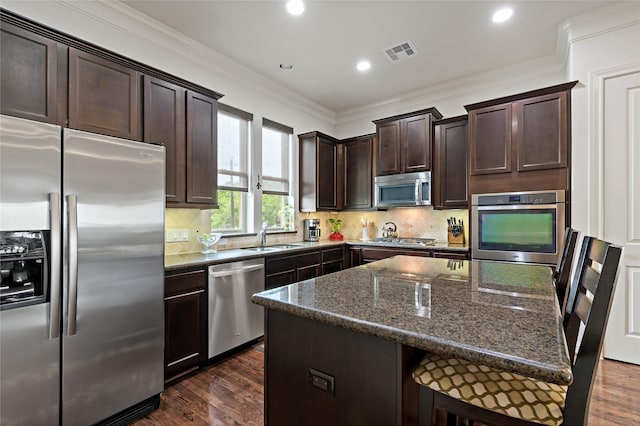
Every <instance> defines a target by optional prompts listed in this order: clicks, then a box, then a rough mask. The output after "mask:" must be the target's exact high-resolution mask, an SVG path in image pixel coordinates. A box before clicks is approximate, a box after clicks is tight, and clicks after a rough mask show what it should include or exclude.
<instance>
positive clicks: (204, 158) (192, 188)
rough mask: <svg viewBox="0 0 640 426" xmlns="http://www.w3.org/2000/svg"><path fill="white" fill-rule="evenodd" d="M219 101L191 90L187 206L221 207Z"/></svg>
mask: <svg viewBox="0 0 640 426" xmlns="http://www.w3.org/2000/svg"><path fill="white" fill-rule="evenodd" d="M217 141H218V101H217V99H216V98H213V97H210V96H206V95H202V94H200V93H196V92H192V91H190V90H189V91H187V181H186V185H187V203H195V204H198V205H202V206H203V207H208V208H211V207H214V208H215V207H217V204H218V166H217V164H218V142H217Z"/></svg>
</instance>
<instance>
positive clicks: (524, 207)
mask: <svg viewBox="0 0 640 426" xmlns="http://www.w3.org/2000/svg"><path fill="white" fill-rule="evenodd" d="M473 208H474V209H477V210H479V211H480V210H544V209H557V208H558V204H514V205H500V206H473Z"/></svg>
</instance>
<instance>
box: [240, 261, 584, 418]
mask: <svg viewBox="0 0 640 426" xmlns="http://www.w3.org/2000/svg"><path fill="white" fill-rule="evenodd" d="M252 301H253V302H254V303H257V304H260V305H263V306H264V307H265V308H266V321H267V322H266V328H265V341H266V348H265V386H266V390H265V392H266V395H265V405H266V407H265V408H266V409H265V422H266V424H278V425H281V424H285V425H286V424H292V425H293V424H349V425H352V424H380V425H382V424H385V425H391V424H413V423H415V422H416V414H417V391H418V387H417V385H416V384H415V383H414V382H413V380H412V379H411V377H410V374H411V370H412V368H413V367H414V366H415V364H416V363H417V362H418V360H419V359H420V358H421V356H422V355H423V354H424V352H425V351H432V352H437V353H440V354H443V355H455V356H457V357H460V358H465V359H468V360H471V361H474V362H478V363H483V364H486V365H489V366H493V367H497V368H502V369H505V370H509V371H513V372H517V373H520V374H524V375H527V376H531V377H535V378H538V379H542V380H547V381H551V382H555V383H563V384H566V383H570V382H571V380H572V373H571V367H570V362H569V357H568V353H567V349H566V344H565V339H564V333H563V330H562V321H561V317H560V312H559V309H558V306H557V300H556V296H555V290H554V288H553V285H552V281H551V271H550V269H549V268H548V267H543V266H527V265H517V264H506V263H498V262H488V261H464V260H452V259H433V258H422V257H413V256H396V257H393V258H389V259H385V260H381V261H379V262H374V263H371V264H368V265H364V266H360V267H357V268H350V269H347V270H344V271H340V272H337V273H334V274H329V275H325V276H322V277H318V278H315V279H311V280H306V281H302V282H299V283H296V284H291V285H288V286H285V287H281V288H277V289H273V290H270V291H265V292H262V293H259V294H257V295H254V296H253V298H252Z"/></svg>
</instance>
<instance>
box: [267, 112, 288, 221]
mask: <svg viewBox="0 0 640 426" xmlns="http://www.w3.org/2000/svg"><path fill="white" fill-rule="evenodd" d="M292 134H293V129H292V128H291V127H287V126H284V125H282V124H279V123H276V122H274V121H271V120H268V119H266V118H264V119H263V120H262V224H263V226H265V225H266V226H267V229H269V230H271V231H276V230H283V231H290V230H293V229H294V226H293V203H292V197H291V194H290V184H289V182H290V178H291V167H290V164H291V135H292Z"/></svg>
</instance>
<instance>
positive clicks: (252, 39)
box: [122, 0, 611, 112]
mask: <svg viewBox="0 0 640 426" xmlns="http://www.w3.org/2000/svg"><path fill="white" fill-rule="evenodd" d="M122 2H123V3H124V4H126V5H128V6H130V7H132V8H134V9H137V10H138V11H140V12H142V13H144V14H146V15H148V16H149V17H151V18H153V19H155V20H157V21H160V22H161V23H163V24H166V25H168V26H170V27H172V28H173V29H175V30H177V31H179V32H181V33H183V34H185V35H186V36H188V37H190V38H192V39H194V40H197V41H198V42H200V43H202V44H204V45H206V46H208V47H210V48H211V49H213V50H215V51H217V52H219V53H221V54H223V55H225V56H227V57H229V58H230V59H232V60H234V61H236V62H238V63H240V64H242V65H244V66H246V67H248V68H250V69H252V70H253V71H255V72H257V73H259V74H261V75H263V76H265V77H267V78H269V79H272V80H274V81H276V82H278V83H280V84H281V85H283V86H286V87H288V88H289V89H291V90H293V91H295V92H297V93H298V94H300V95H302V96H304V97H305V98H307V99H310V100H312V101H315V102H317V103H318V104H320V105H322V106H324V107H326V108H328V109H330V110H332V111H334V112H343V111H347V110H350V109H354V108H358V107H362V106H368V105H373V104H376V103H379V102H382V101H385V100H388V99H391V98H394V97H397V96H400V95H403V94H406V93H409V92H412V91H416V90H420V89H424V88H428V87H430V86H434V85H437V84H441V83H444V82H446V81H450V80H455V79H459V78H465V77H470V76H473V75H474V74H478V73H483V72H489V71H493V70H497V69H500V68H504V67H507V66H510V65H515V64H521V63H523V62H527V61H531V60H537V59H542V58H545V57H549V56H553V55H554V54H556V51H557V45H558V43H557V39H558V29H559V27H560V24H561V23H563V22H564V21H565V20H567V19H568V18H571V17H574V16H577V15H579V14H581V13H584V12H587V11H590V10H592V9H595V8H599V7H602V6H604V5H606V4H609V3H611V2H609V1H579V0H574V1H517V0H516V1H511V2H504V1H397V0H396V1H364V0H360V1H337V0H336V1H327V0H323V1H320V0H316V1H306V2H305V3H306V10H305V12H304V14H303V15H301V16H297V17H296V16H291V15H289V14H288V13H287V12H286V10H285V1H284V0H282V1H266V0H263V1H238V0H236V1H202V0H200V1H190V0H173V1H166V0H144V1H141V0H135V1H133V0H124V1H122ZM504 5H509V6H511V7H512V8H513V10H514V15H513V18H512V19H511V20H510V21H508V22H506V23H503V24H494V23H493V22H492V21H491V15H492V14H493V12H494V11H495V10H497V9H498V8H499V7H501V6H504ZM406 40H410V41H412V42H413V43H414V45H415V47H416V50H417V52H418V54H417V55H414V56H411V57H409V58H407V59H404V60H402V61H399V62H396V63H391V62H390V61H389V60H388V59H387V57H386V56H385V55H384V53H383V50H384V49H386V48H388V47H391V46H394V45H396V44H398V43H400V42H403V41H406ZM361 59H368V60H369V61H370V62H371V64H372V67H371V69H370V70H369V71H368V72H366V73H360V72H358V71H357V70H356V68H355V66H356V62H357V61H359V60H361ZM559 60H561V59H559ZM280 63H291V64H293V69H292V70H289V71H285V70H281V69H280V68H279V64H280Z"/></svg>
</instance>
